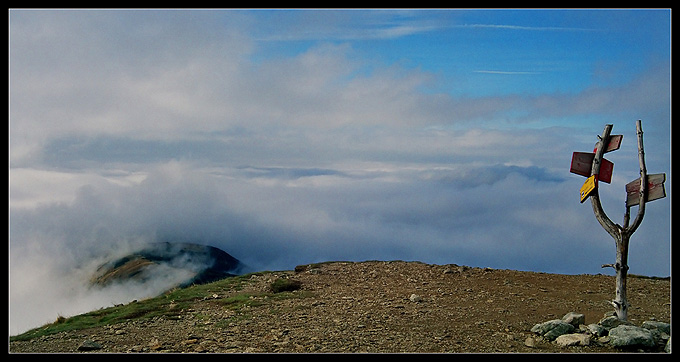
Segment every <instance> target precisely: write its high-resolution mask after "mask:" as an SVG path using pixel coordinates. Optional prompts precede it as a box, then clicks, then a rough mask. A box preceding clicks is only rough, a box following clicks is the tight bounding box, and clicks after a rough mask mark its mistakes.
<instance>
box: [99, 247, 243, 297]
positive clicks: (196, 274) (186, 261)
mask: <svg viewBox="0 0 680 362" xmlns="http://www.w3.org/2000/svg"><path fill="white" fill-rule="evenodd" d="M242 267H243V266H242V265H241V263H240V262H239V261H238V260H237V259H236V258H234V257H233V256H231V255H229V254H228V253H226V252H225V251H223V250H221V249H218V248H216V247H213V246H209V245H199V244H190V243H169V242H160V243H152V244H149V245H148V246H146V247H144V248H143V249H140V250H138V251H135V252H133V253H131V254H128V255H126V256H124V257H122V258H117V259H115V260H111V261H109V262H107V263H104V264H102V265H101V266H100V267H99V268H97V271H96V273H95V274H94V275H93V276H92V278H91V279H90V283H91V285H92V286H95V287H99V288H105V287H107V286H110V285H111V284H114V283H127V282H136V283H146V282H153V280H154V279H155V278H157V277H159V275H160V276H161V277H162V276H163V275H165V274H169V273H171V274H175V273H177V274H179V275H183V274H184V275H187V277H186V278H185V279H184V280H181V281H180V282H179V283H178V284H177V286H178V287H186V286H189V285H191V284H203V283H209V282H212V281H215V280H218V279H222V278H226V277H229V276H234V275H237V274H238V273H239V271H240V270H241V269H242ZM171 287H173V286H171Z"/></svg>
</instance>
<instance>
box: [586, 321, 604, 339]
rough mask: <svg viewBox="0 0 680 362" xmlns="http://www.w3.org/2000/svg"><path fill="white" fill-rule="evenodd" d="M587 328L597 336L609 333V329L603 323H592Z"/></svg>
mask: <svg viewBox="0 0 680 362" xmlns="http://www.w3.org/2000/svg"><path fill="white" fill-rule="evenodd" d="M586 328H587V330H588V332H589V333H590V334H592V335H593V336H595V337H602V336H604V335H606V334H607V330H606V329H605V328H604V327H602V326H601V325H599V324H596V323H591V324H589V325H588V326H587V327H586Z"/></svg>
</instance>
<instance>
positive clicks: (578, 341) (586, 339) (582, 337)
mask: <svg viewBox="0 0 680 362" xmlns="http://www.w3.org/2000/svg"><path fill="white" fill-rule="evenodd" d="M555 343H557V344H558V345H560V346H562V347H569V346H587V345H589V344H590V336H589V335H587V334H583V333H569V334H563V335H561V336H559V337H557V338H556V339H555Z"/></svg>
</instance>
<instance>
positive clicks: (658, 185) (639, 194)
mask: <svg viewBox="0 0 680 362" xmlns="http://www.w3.org/2000/svg"><path fill="white" fill-rule="evenodd" d="M612 127H613V125H611V124H608V125H606V126H605V127H604V131H603V132H602V136H598V138H599V141H598V142H597V143H596V144H595V149H594V150H593V153H585V152H574V154H573V155H572V160H571V169H570V171H571V172H572V173H575V174H577V175H581V176H585V177H588V179H587V180H586V182H585V183H584V184H583V186H582V187H581V190H580V196H581V203H583V202H584V201H585V200H586V199H587V198H590V202H591V205H592V207H593V212H594V213H595V218H596V219H597V221H598V222H599V223H600V225H602V227H603V228H604V229H605V230H606V231H607V232H608V233H609V234H610V235H611V236H612V237H613V238H614V241H616V263H615V264H605V265H603V266H602V267H603V268H604V267H613V268H614V269H615V270H616V298H615V299H614V300H613V301H612V305H613V306H614V308H615V312H616V316H617V317H618V318H619V319H621V320H627V319H628V306H629V305H628V302H627V298H626V277H627V275H628V243H629V241H630V236H631V235H632V234H633V233H634V232H635V230H637V228H638V227H639V226H640V223H642V218H643V217H644V215H645V204H646V203H647V202H649V201H653V200H657V199H660V198H663V197H665V196H666V190H665V188H664V182H665V181H666V174H663V173H661V174H654V175H647V167H646V166H645V151H644V146H643V144H642V121H640V120H638V121H637V123H636V129H637V146H638V163H639V164H640V177H639V178H638V179H637V180H634V181H632V182H630V183H628V184H627V185H626V213H625V214H624V216H623V225H618V224H615V223H614V222H613V221H611V219H609V217H607V215H606V214H605V212H604V210H603V209H602V204H601V203H600V197H599V194H598V189H597V187H598V180H600V181H602V182H607V183H610V182H611V176H612V171H613V168H614V164H613V163H611V162H609V161H607V160H606V159H604V158H602V156H603V155H604V154H605V153H606V152H611V151H615V150H617V149H619V147H620V146H621V141H622V140H623V136H622V135H610V133H611V130H612ZM588 171H589V172H588ZM605 180H606V181H605ZM635 205H637V206H638V212H637V215H636V216H635V219H634V220H633V223H632V224H630V225H629V222H630V208H631V206H635Z"/></svg>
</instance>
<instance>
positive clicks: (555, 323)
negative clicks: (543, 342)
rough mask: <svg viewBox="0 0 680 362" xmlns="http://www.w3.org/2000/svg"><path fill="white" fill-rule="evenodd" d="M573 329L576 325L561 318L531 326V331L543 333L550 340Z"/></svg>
mask: <svg viewBox="0 0 680 362" xmlns="http://www.w3.org/2000/svg"><path fill="white" fill-rule="evenodd" d="M573 331H574V326H573V325H571V324H569V323H567V322H565V321H563V320H561V319H553V320H551V321H547V322H544V323H539V324H536V325H535V326H533V327H531V332H533V333H536V334H538V335H541V336H543V338H545V339H547V340H549V341H553V340H555V338H557V337H559V336H561V335H563V334H567V333H571V332H573Z"/></svg>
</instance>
